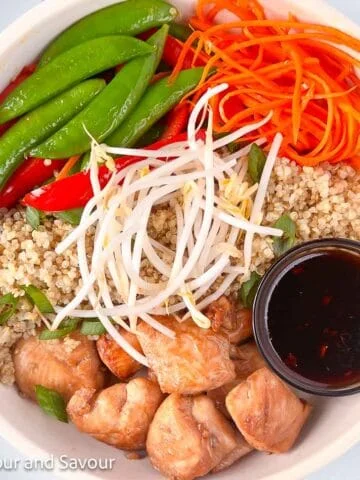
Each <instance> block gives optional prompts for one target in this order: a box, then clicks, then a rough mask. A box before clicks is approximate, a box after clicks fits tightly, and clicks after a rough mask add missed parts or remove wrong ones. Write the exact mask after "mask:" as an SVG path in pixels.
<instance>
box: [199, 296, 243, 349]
mask: <svg viewBox="0 0 360 480" xmlns="http://www.w3.org/2000/svg"><path fill="white" fill-rule="evenodd" d="M204 314H205V315H206V316H207V317H208V318H209V320H211V328H212V329H213V330H214V332H222V333H224V334H225V335H227V336H228V338H229V341H230V343H234V344H238V343H240V342H244V341H245V340H247V339H248V338H250V337H251V336H252V325H251V322H252V316H251V310H249V309H247V308H242V307H240V306H239V305H237V304H236V302H235V301H234V300H233V299H231V298H229V297H225V296H222V297H220V298H219V299H218V300H216V301H215V302H213V303H211V304H210V305H209V306H208V307H207V309H206V310H205V311H204Z"/></svg>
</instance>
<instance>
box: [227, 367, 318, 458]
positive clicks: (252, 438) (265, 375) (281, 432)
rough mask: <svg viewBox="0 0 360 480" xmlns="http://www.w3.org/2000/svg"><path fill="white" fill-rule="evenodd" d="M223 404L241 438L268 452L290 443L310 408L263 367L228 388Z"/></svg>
mask: <svg viewBox="0 0 360 480" xmlns="http://www.w3.org/2000/svg"><path fill="white" fill-rule="evenodd" d="M226 407H227V409H228V411H229V413H230V415H231V417H232V419H233V420H234V422H235V423H236V425H237V427H238V429H239V430H240V432H241V433H242V434H243V436H244V437H245V440H246V441H247V442H248V443H249V444H250V445H251V446H253V447H254V448H256V449H257V450H263V451H266V452H271V453H282V452H286V451H288V450H289V449H290V448H291V447H292V446H293V444H294V443H295V441H296V439H297V437H298V435H299V433H300V430H301V428H302V427H303V425H304V423H305V422H306V419H307V418H308V416H309V413H310V411H311V407H310V406H309V405H308V404H307V403H306V402H305V401H303V400H300V399H299V398H298V397H297V396H296V395H295V394H294V393H293V392H292V391H291V390H290V388H288V387H287V386H286V385H285V384H284V383H283V382H282V381H281V380H280V379H279V378H278V377H277V376H276V375H275V374H273V373H272V372H271V371H270V370H269V369H268V368H266V367H264V368H261V369H260V370H257V371H256V372H255V373H253V374H252V375H250V377H248V379H247V380H246V381H244V382H242V383H240V384H239V385H238V386H237V387H235V388H234V389H233V390H231V392H230V393H229V394H228V396H227V397H226Z"/></svg>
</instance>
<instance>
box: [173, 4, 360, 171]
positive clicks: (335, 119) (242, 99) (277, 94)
mask: <svg viewBox="0 0 360 480" xmlns="http://www.w3.org/2000/svg"><path fill="white" fill-rule="evenodd" d="M224 12H231V14H232V16H234V15H235V16H236V17H238V20H236V21H231V22H229V23H218V22H219V20H220V19H222V18H224V17H222V16H221V14H222V13H224ZM190 24H191V26H192V27H193V29H194V31H193V33H192V34H191V35H190V37H189V38H188V40H187V41H186V42H185V43H184V47H183V50H182V52H181V54H180V56H179V58H178V61H177V64H176V66H175V68H174V70H173V72H172V74H171V80H174V79H175V78H176V77H177V75H178V74H179V72H180V71H181V70H182V65H183V62H184V59H185V58H186V55H187V54H188V52H190V51H192V52H193V54H194V55H195V58H197V57H201V59H202V60H204V61H205V63H206V65H205V68H204V72H203V75H202V78H201V81H200V83H199V85H198V86H197V87H196V89H195V90H193V91H192V92H190V93H189V94H188V95H187V98H188V99H189V100H190V101H191V104H192V105H194V104H195V103H196V101H197V100H198V99H199V98H200V96H201V95H202V94H203V93H204V91H206V90H207V89H208V88H211V87H214V86H216V85H219V84H221V83H227V84H228V85H229V88H228V90H226V91H225V92H222V93H220V94H218V95H217V96H215V98H213V99H212V100H211V107H212V109H213V112H214V130H215V131H216V132H218V133H225V132H231V131H234V130H236V129H238V128H240V127H242V126H244V125H246V124H248V123H252V122H254V121H259V120H261V119H262V118H264V117H265V116H266V115H267V114H268V113H269V112H270V111H271V110H272V111H273V115H272V118H271V120H270V121H269V122H268V124H266V125H264V126H263V127H261V128H259V129H258V131H256V132H254V133H252V134H251V135H249V136H247V137H246V140H247V141H254V140H256V139H259V138H260V137H266V138H267V139H268V140H269V141H271V140H272V138H273V136H274V135H275V134H276V133H277V132H281V133H282V134H283V136H284V142H283V147H282V152H281V153H282V154H284V155H287V156H288V157H289V158H290V159H292V160H295V161H296V162H298V163H299V164H300V165H317V164H318V163H320V162H325V161H327V162H331V163H336V162H339V161H343V160H346V161H350V162H351V163H352V165H353V166H355V167H356V168H359V169H360V139H359V138H360V79H359V76H358V73H359V69H360V39H357V38H354V37H352V36H351V35H348V34H346V33H344V32H342V31H340V30H338V29H337V28H333V27H329V26H325V25H318V24H311V23H303V22H301V21H299V20H298V19H297V18H296V17H295V16H294V15H292V14H291V13H289V16H288V20H271V19H267V18H266V17H265V14H264V10H263V8H262V7H261V5H260V4H259V3H258V1H257V0H198V1H197V6H196V11H195V16H194V17H192V18H191V20H190ZM194 64H195V61H194ZM214 72H215V73H214ZM210 73H211V75H210Z"/></svg>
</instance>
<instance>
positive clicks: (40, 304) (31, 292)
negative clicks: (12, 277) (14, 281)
mask: <svg viewBox="0 0 360 480" xmlns="http://www.w3.org/2000/svg"><path fill="white" fill-rule="evenodd" d="M21 288H22V289H23V290H24V292H25V295H26V298H27V299H28V300H29V301H30V302H31V303H32V304H33V305H35V306H36V307H37V308H38V310H39V311H40V313H42V314H47V313H55V310H54V307H53V306H52V305H51V303H50V300H49V299H48V298H47V296H46V295H45V293H43V292H42V291H41V290H40V289H39V288H37V287H35V286H34V285H22V286H21Z"/></svg>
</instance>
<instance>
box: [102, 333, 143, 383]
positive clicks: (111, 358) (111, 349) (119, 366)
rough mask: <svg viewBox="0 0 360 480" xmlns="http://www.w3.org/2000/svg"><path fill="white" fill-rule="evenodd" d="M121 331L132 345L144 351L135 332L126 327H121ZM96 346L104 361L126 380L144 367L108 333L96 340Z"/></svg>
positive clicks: (117, 375) (118, 375)
mask: <svg viewBox="0 0 360 480" xmlns="http://www.w3.org/2000/svg"><path fill="white" fill-rule="evenodd" d="M119 332H120V333H121V335H122V336H123V337H124V339H125V340H126V341H127V342H128V343H130V345H132V346H133V347H134V348H135V349H136V350H138V351H139V352H140V353H142V350H141V347H140V343H139V341H138V339H137V337H136V335H135V334H134V333H131V332H127V331H126V330H124V329H119ZM96 346H97V350H98V352H99V355H100V358H101V360H102V361H103V363H104V364H105V365H106V366H107V367H108V369H109V370H110V371H111V372H112V373H113V374H114V375H115V376H116V377H118V378H120V379H121V380H126V379H127V378H129V377H131V376H132V375H134V374H135V373H136V372H137V371H139V370H140V369H141V368H142V365H141V364H140V363H139V362H138V361H137V360H135V359H134V358H132V357H131V356H130V355H129V354H128V353H126V352H125V350H123V349H122V348H121V347H120V346H119V345H118V344H117V343H116V341H115V340H114V339H113V338H112V337H111V336H110V335H108V334H105V335H102V336H101V337H100V338H99V340H98V341H97V342H96Z"/></svg>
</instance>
